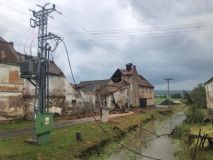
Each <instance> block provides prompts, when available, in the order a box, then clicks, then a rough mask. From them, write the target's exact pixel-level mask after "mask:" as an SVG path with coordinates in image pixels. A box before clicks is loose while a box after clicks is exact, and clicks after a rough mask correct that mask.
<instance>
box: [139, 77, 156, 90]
mask: <svg viewBox="0 0 213 160" xmlns="http://www.w3.org/2000/svg"><path fill="white" fill-rule="evenodd" d="M138 84H139V85H140V86H142V87H149V88H154V86H153V85H152V84H151V83H150V82H149V81H148V80H146V79H145V78H144V77H143V76H142V75H140V74H139V75H138Z"/></svg>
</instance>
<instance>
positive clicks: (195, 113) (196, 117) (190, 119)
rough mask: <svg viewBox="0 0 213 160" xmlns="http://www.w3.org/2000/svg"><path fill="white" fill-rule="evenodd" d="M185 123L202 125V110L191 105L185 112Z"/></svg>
mask: <svg viewBox="0 0 213 160" xmlns="http://www.w3.org/2000/svg"><path fill="white" fill-rule="evenodd" d="M186 117H187V118H186V121H187V123H202V122H203V120H204V117H205V114H204V112H203V109H202V108H200V107H198V106H197V105H192V106H190V107H189V108H188V110H187V111H186Z"/></svg>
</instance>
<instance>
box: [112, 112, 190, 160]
mask: <svg viewBox="0 0 213 160" xmlns="http://www.w3.org/2000/svg"><path fill="white" fill-rule="evenodd" d="M185 118H186V117H185V115H184V113H183V112H178V113H176V114H174V115H173V116H171V117H170V118H167V119H165V120H163V121H158V120H154V121H152V122H150V123H149V124H147V130H149V131H151V132H153V133H155V134H157V135H163V134H169V133H171V131H172V130H173V129H174V128H175V126H176V125H178V124H181V123H183V121H184V120H185ZM125 145H127V146H128V147H130V148H132V149H134V150H136V151H138V152H140V153H142V154H144V155H148V156H151V157H156V158H159V159H163V160H175V155H174V154H175V151H176V146H175V144H174V143H172V139H171V138H170V137H169V136H161V137H156V136H154V135H152V134H150V133H148V132H146V131H144V130H143V129H139V130H138V131H137V132H136V134H135V135H134V136H133V137H131V138H129V139H128V140H127V142H126V143H125ZM109 159H110V160H120V159H121V160H150V159H149V158H145V157H141V156H138V155H135V154H134V153H132V152H129V151H127V150H126V149H123V148H121V149H120V150H118V151H117V152H116V153H114V154H113V155H111V157H110V158H109Z"/></svg>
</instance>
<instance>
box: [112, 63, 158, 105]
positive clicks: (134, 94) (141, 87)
mask: <svg viewBox="0 0 213 160" xmlns="http://www.w3.org/2000/svg"><path fill="white" fill-rule="evenodd" d="M121 81H125V82H127V83H128V84H129V91H128V96H127V97H129V103H130V105H131V106H140V107H145V106H151V105H154V86H153V85H152V84H151V83H150V82H149V81H147V80H146V79H145V78H144V77H143V76H142V75H140V74H138V72H137V69H136V66H134V65H132V64H131V63H129V64H127V65H126V68H125V69H117V70H116V71H115V73H114V74H113V75H112V77H111V80H110V81H109V84H117V83H118V82H121Z"/></svg>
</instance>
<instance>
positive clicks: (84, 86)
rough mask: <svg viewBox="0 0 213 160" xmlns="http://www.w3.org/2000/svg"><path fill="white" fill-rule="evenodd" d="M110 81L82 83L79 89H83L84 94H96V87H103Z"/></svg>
mask: <svg viewBox="0 0 213 160" xmlns="http://www.w3.org/2000/svg"><path fill="white" fill-rule="evenodd" d="M108 81H109V79H104V80H91V81H82V82H80V83H79V84H78V87H79V88H82V91H84V92H94V90H95V88H96V87H102V86H104V85H106V84H107V82H108Z"/></svg>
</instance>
